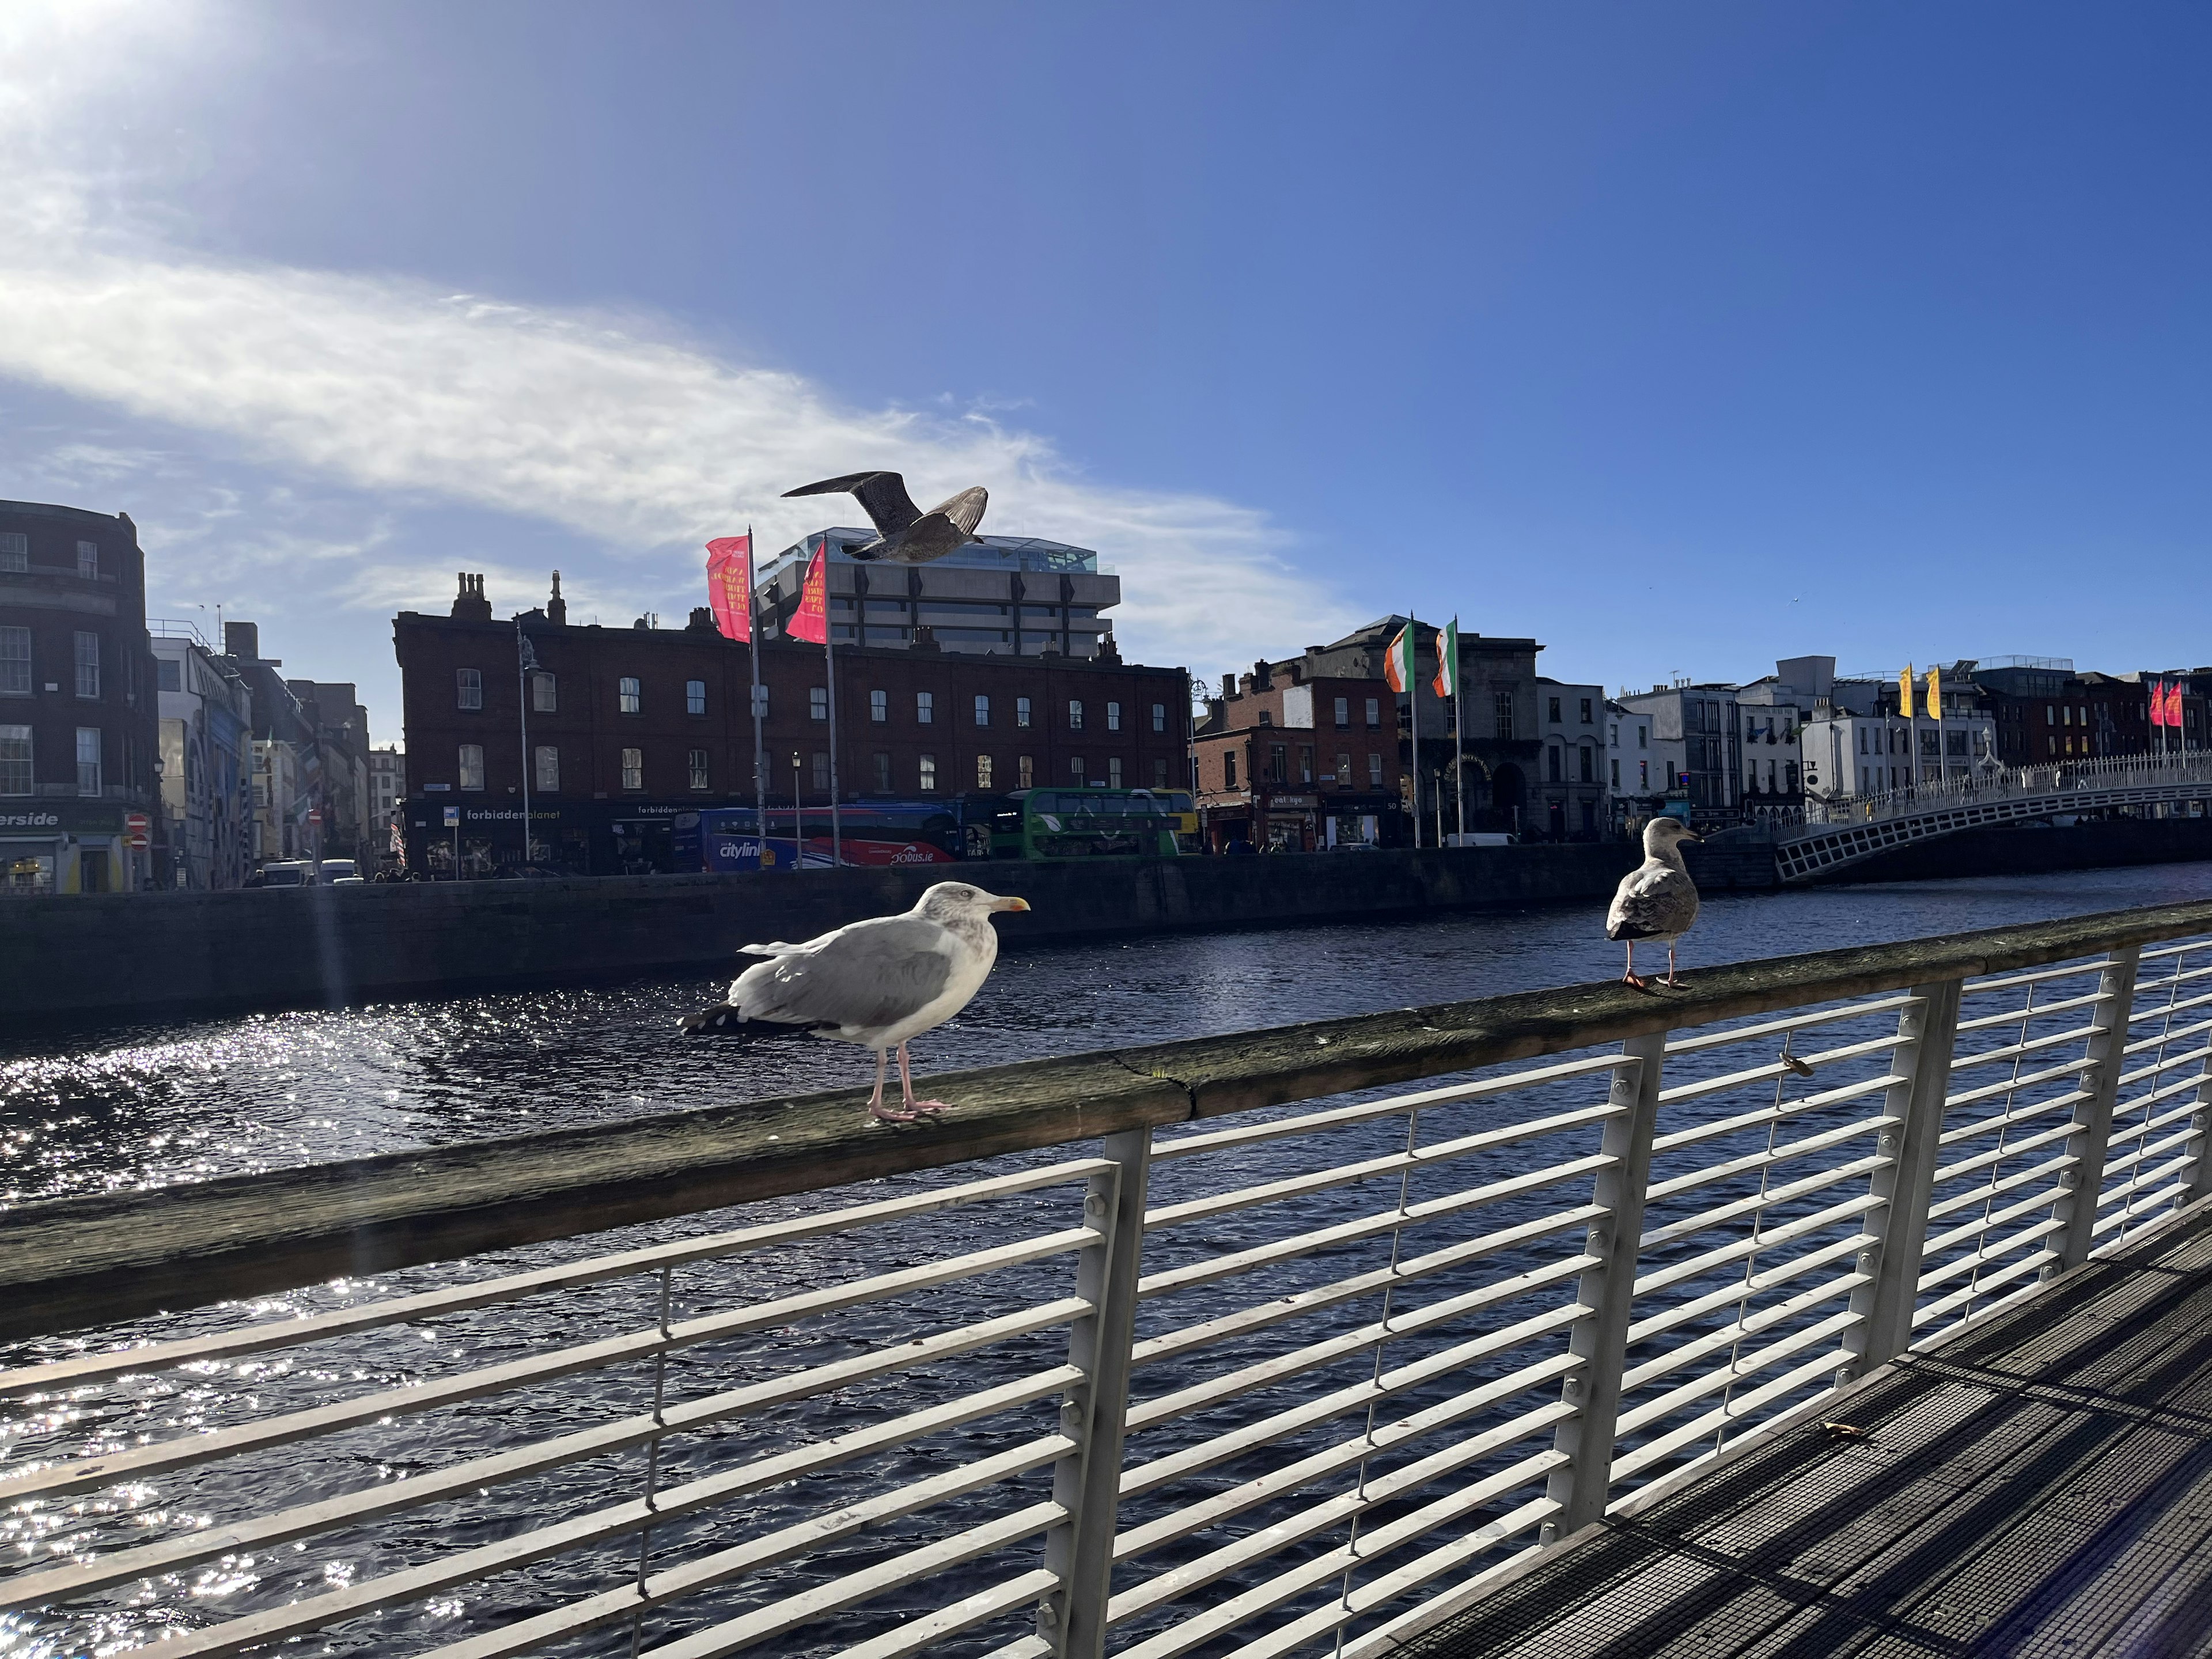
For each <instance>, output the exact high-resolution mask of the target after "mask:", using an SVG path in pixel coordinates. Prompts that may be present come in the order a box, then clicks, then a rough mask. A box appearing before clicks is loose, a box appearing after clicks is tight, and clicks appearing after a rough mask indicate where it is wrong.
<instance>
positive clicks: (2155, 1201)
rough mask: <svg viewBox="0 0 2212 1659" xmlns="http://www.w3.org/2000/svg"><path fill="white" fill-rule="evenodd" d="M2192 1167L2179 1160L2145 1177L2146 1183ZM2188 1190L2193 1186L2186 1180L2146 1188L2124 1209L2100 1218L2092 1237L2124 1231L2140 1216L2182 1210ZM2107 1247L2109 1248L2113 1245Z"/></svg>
mask: <svg viewBox="0 0 2212 1659" xmlns="http://www.w3.org/2000/svg"><path fill="white" fill-rule="evenodd" d="M2188 1167H2189V1164H2188V1161H2187V1160H2186V1159H2180V1158H2177V1159H2176V1160H2175V1161H2174V1162H2173V1163H2172V1164H2168V1165H2167V1166H2166V1169H2165V1170H2155V1171H2154V1172H2153V1173H2152V1174H2151V1175H2150V1176H2147V1177H2145V1180H2146V1182H2149V1181H2154V1180H2160V1179H2163V1178H2164V1177H2165V1176H2166V1175H2168V1174H2173V1173H2178V1172H2179V1171H2180V1170H2185V1169H2187V1168H2188ZM2188 1190H2189V1183H2188V1182H2186V1181H2177V1182H2172V1183H2171V1184H2169V1185H2167V1186H2164V1187H2159V1188H2148V1186H2146V1189H2145V1190H2144V1191H2142V1192H2139V1193H2136V1194H2133V1195H2132V1196H2130V1198H2129V1200H2128V1201H2127V1203H2126V1204H2125V1205H2124V1206H2122V1207H2120V1208H2118V1209H2116V1210H2112V1211H2110V1212H2107V1213H2106V1214H2103V1215H2100V1216H2099V1217H2098V1218H2097V1219H2096V1220H2095V1221H2094V1222H2093V1224H2091V1226H2090V1230H2089V1231H2090V1237H2093V1238H2094V1237H2101V1236H2103V1235H2104V1234H2106V1233H2108V1232H2113V1231H2118V1230H2120V1229H2123V1228H2124V1227H2125V1226H2126V1225H2127V1224H2128V1223H2129V1222H2130V1221H2132V1220H2134V1219H2135V1218H2136V1217H2138V1216H2144V1215H2150V1214H2152V1213H2154V1212H2157V1211H2160V1210H2165V1209H2167V1208H2169V1207H2173V1208H2178V1207H2179V1204H2180V1200H2181V1199H2182V1198H2183V1197H2184V1196H2185V1194H2187V1193H2188ZM2117 1242H2118V1241H2117V1240H2116V1241H2115V1243H2117ZM2103 1248H2106V1249H2109V1248H2110V1246H2106V1247H2103Z"/></svg>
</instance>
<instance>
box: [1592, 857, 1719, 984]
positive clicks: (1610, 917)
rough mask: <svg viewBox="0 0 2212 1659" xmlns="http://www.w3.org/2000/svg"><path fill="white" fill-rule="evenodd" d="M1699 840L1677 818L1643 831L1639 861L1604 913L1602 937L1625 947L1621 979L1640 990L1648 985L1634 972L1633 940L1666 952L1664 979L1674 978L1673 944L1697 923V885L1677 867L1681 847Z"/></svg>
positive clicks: (1683, 868) (1671, 981)
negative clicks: (1642, 850)
mask: <svg viewBox="0 0 2212 1659" xmlns="http://www.w3.org/2000/svg"><path fill="white" fill-rule="evenodd" d="M1699 839H1700V837H1699V836H1694V835H1692V833H1691V832H1690V826H1689V825H1688V824H1686V823H1683V822H1682V821H1681V819H1680V818H1675V817H1656V818H1654V819H1652V820H1651V822H1650V823H1647V824H1645V825H1644V862H1643V863H1642V864H1640V865H1638V866H1637V867H1636V868H1635V869H1633V870H1631V871H1630V872H1628V873H1627V874H1626V875H1625V876H1623V877H1622V878H1620V887H1619V888H1618V889H1616V890H1615V891H1614V893H1613V908H1611V909H1610V910H1607V912H1606V913H1605V936H1606V937H1607V939H1619V940H1620V941H1621V942H1622V943H1623V944H1625V945H1627V946H1628V971H1627V972H1626V973H1625V974H1623V975H1621V978H1622V979H1624V980H1626V981H1627V982H1628V983H1629V984H1631V985H1633V986H1634V987H1636V988H1637V989H1638V990H1639V991H1641V990H1643V989H1644V988H1645V987H1648V986H1649V985H1650V983H1651V981H1650V980H1648V979H1644V978H1641V977H1639V976H1638V974H1637V971H1636V943H1637V941H1638V939H1642V940H1644V941H1645V942H1647V943H1649V944H1652V945H1665V946H1666V947H1667V980H1666V982H1667V983H1668V984H1669V985H1672V984H1674V983H1675V979H1674V941H1675V940H1676V939H1680V938H1681V937H1682V935H1683V934H1685V933H1688V932H1689V931H1690V925H1691V923H1692V922H1694V921H1697V919H1698V886H1697V884H1696V883H1695V882H1693V881H1692V880H1691V879H1690V872H1689V868H1688V866H1686V865H1685V864H1684V863H1683V862H1682V843H1683V842H1686V841H1697V840H1699Z"/></svg>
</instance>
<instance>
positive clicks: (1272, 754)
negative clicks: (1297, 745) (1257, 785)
mask: <svg viewBox="0 0 2212 1659" xmlns="http://www.w3.org/2000/svg"><path fill="white" fill-rule="evenodd" d="M1267 781H1268V782H1270V783H1288V782H1289V781H1291V750H1290V745H1289V744H1282V743H1271V744H1268V745H1267Z"/></svg>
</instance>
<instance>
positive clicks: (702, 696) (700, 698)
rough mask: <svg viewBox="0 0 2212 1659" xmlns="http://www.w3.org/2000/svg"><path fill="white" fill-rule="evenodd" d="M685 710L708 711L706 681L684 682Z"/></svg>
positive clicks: (700, 712) (702, 712) (686, 711)
mask: <svg viewBox="0 0 2212 1659" xmlns="http://www.w3.org/2000/svg"><path fill="white" fill-rule="evenodd" d="M549 678H550V677H549ZM706 712H707V682H706V681H704V680H686V681H684V713H685V714H705V713H706Z"/></svg>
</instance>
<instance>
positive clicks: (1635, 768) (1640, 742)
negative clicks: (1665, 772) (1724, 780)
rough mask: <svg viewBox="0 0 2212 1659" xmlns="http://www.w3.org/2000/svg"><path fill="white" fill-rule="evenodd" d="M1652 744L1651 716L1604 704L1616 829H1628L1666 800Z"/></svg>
mask: <svg viewBox="0 0 2212 1659" xmlns="http://www.w3.org/2000/svg"><path fill="white" fill-rule="evenodd" d="M1661 775H1662V774H1660V773H1659V771H1658V769H1657V767H1656V759H1655V755H1654V751H1653V750H1652V747H1651V717H1650V715H1649V714H1638V713H1636V711H1635V710H1633V709H1632V708H1629V707H1628V706H1627V705H1626V704H1625V703H1619V702H1607V704H1606V706H1605V781H1606V796H1607V801H1608V802H1609V804H1610V805H1611V807H1612V810H1613V828H1614V829H1616V830H1626V829H1628V828H1629V827H1630V821H1631V820H1632V819H1642V818H1648V817H1650V816H1651V815H1652V814H1653V813H1655V812H1656V811H1658V810H1659V808H1660V805H1661V804H1662V802H1663V801H1664V800H1665V799H1666V788H1665V786H1664V785H1663V784H1662V783H1660V782H1659V781H1658V779H1659V778H1660V776H1661Z"/></svg>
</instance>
